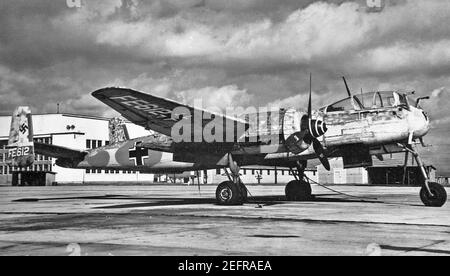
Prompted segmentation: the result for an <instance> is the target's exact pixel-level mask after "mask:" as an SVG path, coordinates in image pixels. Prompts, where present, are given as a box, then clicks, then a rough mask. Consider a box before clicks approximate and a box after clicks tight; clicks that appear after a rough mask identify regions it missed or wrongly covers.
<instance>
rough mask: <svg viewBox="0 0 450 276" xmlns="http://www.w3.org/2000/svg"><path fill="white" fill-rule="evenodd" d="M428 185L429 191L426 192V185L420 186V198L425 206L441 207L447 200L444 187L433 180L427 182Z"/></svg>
mask: <svg viewBox="0 0 450 276" xmlns="http://www.w3.org/2000/svg"><path fill="white" fill-rule="evenodd" d="M428 186H429V188H430V192H431V194H430V192H428V190H427V188H426V187H422V189H421V190H420V199H421V200H422V202H423V204H425V206H429V207H442V206H444V204H445V203H446V202H447V191H445V188H444V187H443V186H442V185H440V184H438V183H434V182H429V183H428Z"/></svg>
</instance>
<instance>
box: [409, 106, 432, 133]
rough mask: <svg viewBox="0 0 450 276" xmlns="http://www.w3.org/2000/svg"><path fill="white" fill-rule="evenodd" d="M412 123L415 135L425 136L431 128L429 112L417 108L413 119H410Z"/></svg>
mask: <svg viewBox="0 0 450 276" xmlns="http://www.w3.org/2000/svg"><path fill="white" fill-rule="evenodd" d="M410 124H411V130H412V131H413V132H414V136H415V137H422V136H425V135H426V134H427V133H428V131H429V130H430V119H429V117H428V114H427V113H426V112H425V111H423V110H421V109H416V110H415V112H414V116H413V120H411V121H410Z"/></svg>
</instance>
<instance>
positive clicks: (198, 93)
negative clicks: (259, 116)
mask: <svg viewBox="0 0 450 276" xmlns="http://www.w3.org/2000/svg"><path fill="white" fill-rule="evenodd" d="M177 98H178V100H179V101H181V102H183V103H187V104H190V105H194V106H197V107H199V108H202V109H206V110H212V111H215V110H216V111H217V110H219V111H220V110H222V111H225V110H226V109H227V108H239V107H241V108H243V109H244V108H246V107H248V106H249V105H250V104H251V100H252V96H250V95H249V94H248V93H247V91H246V90H241V89H239V88H238V87H237V86H235V85H228V86H223V87H204V88H201V89H189V90H185V91H180V92H178V93H177Z"/></svg>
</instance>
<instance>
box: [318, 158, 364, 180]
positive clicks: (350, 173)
mask: <svg viewBox="0 0 450 276" xmlns="http://www.w3.org/2000/svg"><path fill="white" fill-rule="evenodd" d="M329 161H330V166H331V170H330V171H327V170H326V169H325V168H324V167H323V166H322V165H320V166H318V167H317V174H318V179H319V182H320V183H321V184H368V183H369V181H368V174H367V170H366V169H365V168H352V169H344V164H343V162H342V159H341V158H333V159H330V160H329Z"/></svg>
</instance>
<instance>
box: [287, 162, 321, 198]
mask: <svg viewBox="0 0 450 276" xmlns="http://www.w3.org/2000/svg"><path fill="white" fill-rule="evenodd" d="M305 169H306V161H297V164H296V170H294V169H292V168H291V172H292V174H293V175H294V177H295V180H292V181H291V182H289V183H288V184H287V185H286V188H285V189H284V192H285V194H286V198H287V200H289V201H309V200H312V199H313V198H314V197H313V195H312V190H311V185H310V183H309V181H307V179H306V177H305Z"/></svg>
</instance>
